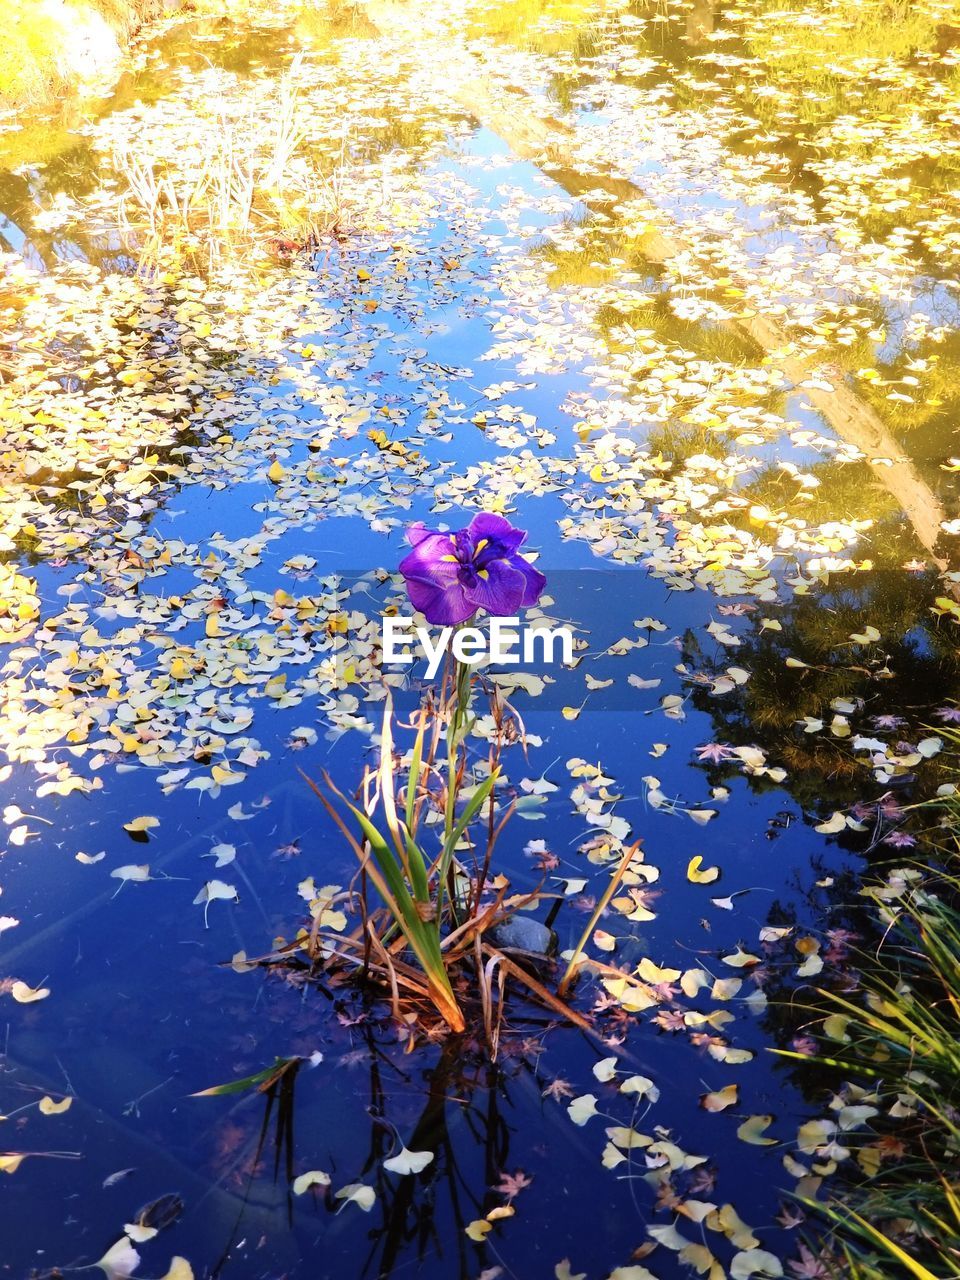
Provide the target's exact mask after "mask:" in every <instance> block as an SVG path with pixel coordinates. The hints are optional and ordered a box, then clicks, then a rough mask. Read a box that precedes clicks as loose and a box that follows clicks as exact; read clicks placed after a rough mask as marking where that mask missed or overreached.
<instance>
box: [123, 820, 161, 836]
mask: <svg viewBox="0 0 960 1280" xmlns="http://www.w3.org/2000/svg"><path fill="white" fill-rule="evenodd" d="M159 825H160V819H159V818H150V817H145V818H131V819H130V821H129V822H125V823H124V824H123V829H124V831H129V832H130V834H131V835H134V836H135V835H143V834H145V833H146V832H147V831H152V830H153V828H154V827H159Z"/></svg>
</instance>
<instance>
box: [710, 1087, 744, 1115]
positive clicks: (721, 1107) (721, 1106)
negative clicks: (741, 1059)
mask: <svg viewBox="0 0 960 1280" xmlns="http://www.w3.org/2000/svg"><path fill="white" fill-rule="evenodd" d="M739 1093H740V1086H739V1085H736V1084H728V1085H726V1086H725V1087H724V1088H722V1089H718V1090H717V1091H716V1093H704V1094H701V1096H700V1105H701V1107H703V1109H704V1111H726V1109H727V1107H732V1106H735V1105H736V1102H737V1098H738V1097H739Z"/></svg>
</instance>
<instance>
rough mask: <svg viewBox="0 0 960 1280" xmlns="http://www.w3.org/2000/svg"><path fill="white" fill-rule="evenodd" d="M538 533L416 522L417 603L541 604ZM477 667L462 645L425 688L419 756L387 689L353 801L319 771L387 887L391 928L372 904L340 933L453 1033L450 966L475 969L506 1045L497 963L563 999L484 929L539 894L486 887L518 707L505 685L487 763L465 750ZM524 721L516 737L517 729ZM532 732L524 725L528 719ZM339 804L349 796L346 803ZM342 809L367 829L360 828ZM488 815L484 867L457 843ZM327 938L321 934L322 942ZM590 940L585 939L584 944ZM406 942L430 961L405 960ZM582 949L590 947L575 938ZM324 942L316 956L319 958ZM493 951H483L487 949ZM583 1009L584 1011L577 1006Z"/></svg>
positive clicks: (411, 533)
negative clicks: (525, 551)
mask: <svg viewBox="0 0 960 1280" xmlns="http://www.w3.org/2000/svg"><path fill="white" fill-rule="evenodd" d="M526 537H527V534H526V532H525V531H524V530H522V529H517V528H514V527H513V526H512V525H511V524H510V522H509V521H508V520H505V519H504V518H503V517H501V516H496V515H491V514H487V513H481V514H480V515H477V516H475V517H474V518H473V520H472V521H471V522H470V524H469V525H468V526H467V527H466V528H463V529H460V530H458V531H456V532H455V533H451V534H448V533H442V532H439V531H436V530H429V529H427V528H425V527H424V526H423V525H422V524H414V525H412V526H411V527H410V529H409V530H408V540H409V541H410V543H411V545H412V547H413V550H412V551H411V552H410V553H409V554H408V555H407V556H406V557H405V558H404V560H403V561H402V562H401V564H400V572H401V574H402V575H403V578H404V580H405V583H406V588H407V593H408V596H409V598H410V602H411V604H412V605H413V606H414V608H416V609H418V610H420V611H421V612H422V613H423V614H424V616H425V617H426V618H427V620H428V621H430V622H432V623H437V624H443V625H446V626H451V625H456V624H460V623H462V622H465V621H467V620H468V619H470V618H473V617H475V616H476V614H477V613H478V612H479V611H480V610H481V609H483V610H484V611H485V612H486V613H487V614H490V615H493V616H500V617H505V616H512V615H514V614H515V613H516V611H517V610H518V609H520V608H521V607H522V606H524V605H531V604H535V603H536V601H537V600H538V599H539V597H540V595H541V593H542V592H543V589H544V587H545V586H546V578H545V577H544V575H543V574H542V573H540V572H539V571H538V570H536V569H534V568H533V566H532V565H530V564H529V562H528V561H527V560H525V559H524V558H523V557H522V556H521V555H520V551H519V549H520V547H521V546H522V545H523V543H524V542H525V540H526ZM472 698H473V668H472V667H471V665H470V664H468V663H466V662H461V661H459V660H457V659H456V658H455V657H454V656H453V654H452V653H451V652H448V655H447V664H446V669H445V671H444V675H443V679H442V682H441V685H440V689H439V692H438V693H437V694H436V695H435V694H434V693H433V691H432V690H431V691H428V693H427V695H426V697H425V699H424V702H423V704H422V706H421V707H420V708H419V710H418V711H417V713H416V714H415V716H414V717H413V721H414V726H415V730H416V732H415V738H414V742H413V746H412V749H411V751H410V753H409V758H408V760H407V759H406V758H401V759H399V760H398V758H397V756H396V753H395V749H394V733H393V702H392V698H391V696H390V694H389V692H388V693H387V696H386V699H385V705H384V713H383V721H382V728H381V735H380V757H379V762H378V764H377V767H376V768H375V769H368V770H367V771H366V773H365V775H364V778H363V782H362V785H361V789H360V797H361V798H360V799H359V801H358V802H357V803H354V802H353V801H351V800H350V799H348V798H347V797H346V796H345V795H344V794H343V792H342V791H341V790H339V788H337V787H336V786H335V785H334V783H333V782H332V780H331V779H330V777H329V775H328V774H326V773H324V775H323V780H324V784H325V787H323V788H321V787H319V786H318V785H317V784H316V783H314V782H312V781H311V780H310V779H308V782H310V785H311V786H312V787H313V789H314V791H315V792H316V794H317V795H318V796H319V797H320V799H321V801H322V802H323V804H324V806H325V807H326V809H327V812H328V813H329V814H330V816H331V818H332V819H333V821H334V822H335V823H336V825H337V827H338V828H339V830H340V831H341V833H342V834H343V835H344V837H345V838H346V839H347V841H348V842H349V844H350V846H351V848H352V849H353V851H354V853H355V854H356V856H357V859H358V861H359V863H360V867H361V870H362V873H363V878H364V887H365V885H366V881H367V880H369V881H370V883H371V884H372V885H373V887H374V888H375V889H376V890H377V892H378V893H379V895H380V897H381V899H382V901H383V903H384V907H385V910H386V920H385V922H384V927H381V928H378V923H379V922H378V921H376V920H375V919H374V915H373V914H371V912H370V910H369V907H368V904H367V902H366V900H365V899H364V903H363V925H362V926H361V929H360V931H359V933H358V934H355V935H354V937H353V939H343V938H340V939H338V941H337V945H338V948H339V950H340V954H341V956H342V955H343V952H344V949H345V950H346V951H347V952H348V953H349V952H351V951H352V952H353V954H354V956H355V957H360V956H361V955H362V968H363V971H364V972H366V973H370V972H371V970H373V971H375V972H376V973H377V975H378V976H379V977H380V978H385V979H386V980H387V981H388V982H389V985H390V989H391V992H392V996H393V1002H394V1007H395V1010H396V1012H397V1014H398V1016H399V1013H400V988H401V987H403V988H404V989H405V991H406V993H408V994H409V993H413V994H414V995H417V994H421V995H425V996H426V997H427V998H428V999H429V1001H430V1002H431V1003H432V1004H433V1006H434V1007H435V1009H436V1010H437V1012H439V1013H440V1015H441V1017H442V1018H443V1020H444V1021H445V1022H446V1024H447V1025H448V1026H449V1027H450V1029H451V1030H452V1031H455V1032H461V1031H463V1030H464V1029H465V1026H466V1023H465V1020H464V1016H463V1013H462V1010H461V1008H460V1004H459V1002H458V999H457V996H456V994H455V992H454V988H453V985H452V982H451V977H450V974H451V972H453V971H456V970H459V969H462V968H463V966H464V964H468V965H469V966H470V967H472V969H473V972H474V974H475V977H476V980H477V982H476V993H477V995H478V997H479V999H480V1002H481V1006H482V1014H483V1023H484V1027H485V1030H486V1034H487V1039H488V1042H489V1043H490V1045H491V1048H492V1049H493V1050H494V1052H495V1046H496V1041H497V1035H498V1025H499V1016H498V1017H497V1018H495V1017H494V1010H493V1000H492V994H491V993H492V984H493V979H494V976H495V973H496V970H497V969H498V968H499V969H500V970H501V979H500V986H501V990H502V985H503V976H502V975H503V974H505V973H507V972H511V973H513V974H514V975H515V976H517V977H519V978H520V979H521V980H522V981H523V982H524V983H525V984H526V986H527V987H528V988H529V989H530V990H532V991H534V993H535V994H536V995H537V997H538V998H539V999H541V1000H543V1001H545V1002H546V1003H547V1004H548V1005H550V1006H551V1007H553V1008H554V1009H556V1010H558V1011H562V1012H564V1013H567V1012H568V1011H567V1010H566V1009H565V1006H564V1005H563V1004H562V1002H561V1001H560V1000H559V999H558V998H557V997H555V996H553V995H552V994H551V993H550V992H549V991H547V989H546V988H544V987H543V986H542V984H540V982H539V981H538V980H537V979H536V978H534V977H533V975H530V974H526V973H525V972H524V971H523V970H522V969H520V968H519V967H517V966H515V965H514V964H513V962H512V961H510V960H509V958H508V957H506V956H504V955H503V954H502V953H501V952H499V951H497V950H496V949H494V948H492V947H491V946H490V944H489V943H486V942H485V940H484V935H485V934H486V933H487V932H488V931H489V930H491V929H492V928H494V927H495V926H496V925H498V924H501V923H503V922H504V921H505V920H506V919H507V918H508V917H509V916H510V915H511V914H513V912H514V911H516V910H517V909H519V908H520V907H522V906H530V905H531V904H533V903H536V902H537V901H538V899H539V892H538V891H534V892H533V893H531V894H526V895H520V896H518V897H512V898H507V896H506V890H507V884H506V881H505V880H501V881H499V882H498V887H497V889H496V891H495V894H494V897H493V899H492V901H486V900H485V898H484V894H485V890H486V888H487V883H488V879H489V874H490V866H491V859H492V855H493V850H494V846H495V844H496V841H497V838H498V836H499V834H500V832H501V830H502V829H503V826H504V824H505V823H506V822H507V820H508V819H509V817H510V816H511V814H512V812H513V810H514V804H513V803H510V804H508V805H507V807H506V809H505V811H504V812H503V814H502V815H501V816H500V817H499V820H498V819H497V815H496V798H495V794H494V792H495V787H496V784H497V780H498V778H499V776H500V763H499V757H500V751H501V748H502V745H503V742H504V738H505V733H506V722H507V718H508V716H507V711H508V706H507V704H506V702H505V700H504V699H503V697H502V695H501V694H500V692H499V691H498V690H497V689H496V688H494V689H493V691H492V692H491V693H490V709H491V714H492V717H493V720H494V723H495V724H496V726H497V733H496V737H495V740H494V744H493V746H492V748H491V750H490V754H489V757H488V759H487V760H486V761H485V762H483V766H482V768H481V769H480V770H477V769H472V768H471V767H470V765H469V762H468V760H467V751H466V740H467V739H468V737H469V734H470V729H471V726H472V724H473V722H474V721H473V717H472V713H471V703H472ZM516 732H517V731H516V728H515V727H512V729H511V734H512V735H513V736H516ZM521 733H522V730H521ZM444 747H445V754H446V762H445V763H446V767H445V771H444V775H443V780H442V782H439V781H438V777H439V771H438V767H437V762H438V760H439V758H440V756H441V753H442V751H443V749H444ZM337 802H339V805H338V803H337ZM340 806H342V807H344V808H345V809H346V810H347V813H348V815H349V818H352V819H353V821H354V822H355V823H356V824H357V825H358V826H359V832H356V830H352V829H351V827H350V825H348V819H346V818H345V817H344V815H343V814H342V813H341V808H340ZM438 812H439V813H442V815H443V822H442V835H441V838H440V840H439V848H438V849H436V851H434V852H431V851H429V849H428V841H429V839H430V831H429V822H430V818H431V814H437V813H438ZM484 816H485V817H486V836H485V846H486V847H485V851H484V854H483V857H482V858H481V859H479V860H477V862H476V865H475V867H474V869H473V871H472V872H471V871H468V869H467V867H466V866H465V865H464V863H463V862H462V861H461V860H460V859H459V858H458V850H460V849H461V846H462V845H463V844H464V843H467V842H469V841H470V840H471V839H472V835H471V831H470V829H471V825H472V824H473V823H474V821H475V820H476V819H478V818H481V817H484ZM317 941H318V939H317V935H316V933H315V935H314V942H315V943H317ZM581 945H582V943H581ZM404 947H405V948H406V949H407V951H408V952H409V953H412V956H413V957H414V958H415V960H416V962H417V965H418V966H419V971H416V970H414V969H412V968H411V966H410V965H409V964H408V963H406V962H405V959H404V955H403V954H402V951H403V950H404ZM578 950H579V949H578ZM322 952H323V948H322V947H317V948H316V949H315V951H314V955H320V954H322ZM484 952H486V954H484ZM570 1016H571V1017H574V1019H575V1020H576V1018H577V1015H574V1014H572V1013H570Z"/></svg>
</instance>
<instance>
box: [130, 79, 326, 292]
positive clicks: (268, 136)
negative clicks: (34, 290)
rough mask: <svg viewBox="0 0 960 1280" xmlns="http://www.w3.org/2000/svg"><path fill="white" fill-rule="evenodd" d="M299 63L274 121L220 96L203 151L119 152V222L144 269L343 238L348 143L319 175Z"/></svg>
mask: <svg viewBox="0 0 960 1280" xmlns="http://www.w3.org/2000/svg"><path fill="white" fill-rule="evenodd" d="M302 63H303V57H302V55H298V56H297V57H296V58H294V60H293V62H292V63H291V64H290V67H289V68H288V69H287V71H286V72H285V73H284V75H283V76H282V77H281V78H280V80H279V84H278V87H277V91H276V95H275V98H274V102H273V110H272V111H271V113H270V115H269V118H266V119H265V118H262V117H260V116H257V115H254V114H251V115H250V116H249V117H248V118H246V119H241V118H238V117H237V115H236V113H235V112H233V111H231V109H230V105H229V103H228V102H227V100H226V99H225V98H223V97H221V99H220V100H219V101H217V102H216V103H215V108H216V109H215V113H214V115H213V117H212V118H207V119H200V118H198V120H197V122H196V124H197V128H198V130H202V146H201V145H199V144H200V138H199V137H198V138H188V139H187V140H186V142H187V146H186V148H185V150H184V151H181V152H180V154H179V155H178V156H177V157H176V160H174V158H172V157H162V156H159V155H156V156H155V155H151V154H144V153H143V150H142V148H139V149H138V148H135V147H133V146H132V145H130V144H129V143H125V142H121V143H118V144H117V145H115V146H114V148H113V152H112V157H111V163H112V165H113V168H114V169H115V171H116V173H117V175H118V178H119V179H120V182H121V189H120V191H119V194H118V199H117V217H118V220H119V224H120V230H121V233H122V234H123V236H124V238H125V239H126V240H127V241H128V242H129V243H130V244H131V245H132V246H135V247H136V249H137V252H138V254H139V258H140V262H141V265H143V266H147V267H151V266H156V265H157V264H159V263H160V262H165V263H166V262H168V261H169V260H170V259H171V258H172V259H173V260H177V259H179V258H182V257H192V258H195V259H196V260H197V265H198V266H200V265H203V264H204V263H206V264H207V265H211V264H213V263H215V262H216V261H218V260H219V259H221V258H223V257H228V256H229V257H234V258H235V257H238V256H242V255H245V254H252V253H259V252H262V246H264V245H269V246H272V248H273V249H275V250H276V251H277V252H278V253H279V254H281V255H283V254H289V253H291V252H294V251H295V250H298V249H302V248H309V247H315V246H316V245H317V243H318V242H319V241H320V239H321V237H322V236H324V235H325V234H327V233H328V232H329V233H331V234H340V233H341V232H342V229H343V226H344V221H345V215H344V201H345V193H344V180H343V168H344V164H345V157H346V145H345V139H342V140H341V150H340V156H339V159H338V160H337V161H336V162H335V163H332V162H331V163H328V166H327V169H326V170H322V169H321V167H320V166H319V164H318V162H317V161H316V158H315V157H314V156H313V155H312V154H311V153H310V152H309V150H308V149H307V147H306V146H305V141H306V134H305V130H304V126H303V123H302V119H301V105H302V104H301V99H300V90H299V87H298V77H299V75H300V71H301V67H302Z"/></svg>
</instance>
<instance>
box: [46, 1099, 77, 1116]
mask: <svg viewBox="0 0 960 1280" xmlns="http://www.w3.org/2000/svg"><path fill="white" fill-rule="evenodd" d="M72 1103H73V1098H63V1099H62V1100H61V1101H60V1102H54V1100H53V1099H52V1098H51V1097H49V1096H48V1095H47V1094H44V1096H43V1097H42V1098H41V1099H40V1101H39V1102H38V1103H37V1109H38V1110H39V1112H40V1114H41V1115H44V1116H59V1115H62V1113H63V1112H64V1111H69V1110H70V1107H71V1105H72Z"/></svg>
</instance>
